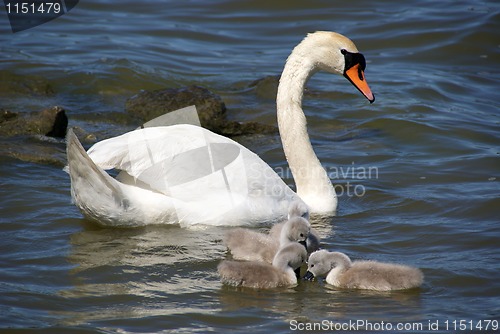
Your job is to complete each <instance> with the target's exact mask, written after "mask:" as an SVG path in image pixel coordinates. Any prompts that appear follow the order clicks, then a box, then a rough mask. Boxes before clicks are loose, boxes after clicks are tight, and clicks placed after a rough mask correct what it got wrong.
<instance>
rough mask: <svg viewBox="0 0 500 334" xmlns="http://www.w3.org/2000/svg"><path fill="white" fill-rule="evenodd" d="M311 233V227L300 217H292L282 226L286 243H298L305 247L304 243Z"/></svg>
mask: <svg viewBox="0 0 500 334" xmlns="http://www.w3.org/2000/svg"><path fill="white" fill-rule="evenodd" d="M310 231H311V225H310V224H309V222H308V221H307V220H306V219H304V218H302V217H292V218H290V219H289V220H288V221H287V222H286V224H285V225H284V226H283V231H282V233H285V236H286V240H285V243H286V241H291V242H299V243H302V244H303V245H304V246H305V242H306V239H307V237H308V236H309V233H310Z"/></svg>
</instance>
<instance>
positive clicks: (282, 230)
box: [224, 204, 319, 263]
mask: <svg viewBox="0 0 500 334" xmlns="http://www.w3.org/2000/svg"><path fill="white" fill-rule="evenodd" d="M301 205H302V209H301V210H300V212H303V208H304V207H305V205H304V204H301ZM297 207H298V206H295V205H293V206H292V207H291V208H292V209H293V210H297V209H296V208H297ZM297 211H298V212H299V210H297ZM310 231H311V228H310V224H309V222H308V221H307V220H306V219H304V218H302V217H300V216H297V215H293V216H292V217H291V218H290V219H289V220H287V221H286V222H282V223H278V224H275V225H274V226H273V227H272V228H271V230H270V232H269V234H265V233H260V232H257V231H253V230H250V229H244V228H236V229H232V230H230V231H228V232H226V234H225V236H224V244H225V245H226V246H227V248H228V249H229V251H230V252H231V254H232V255H233V258H234V259H236V260H245V261H263V262H267V263H272V261H273V258H274V256H275V255H276V253H277V252H278V250H279V248H280V247H281V246H284V245H285V244H287V243H290V242H303V241H306V243H307V242H308V238H309V235H310ZM313 238H314V240H316V241H315V242H314V241H313V244H315V243H319V242H318V240H317V238H316V237H315V236H313Z"/></svg>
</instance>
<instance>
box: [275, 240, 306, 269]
mask: <svg viewBox="0 0 500 334" xmlns="http://www.w3.org/2000/svg"><path fill="white" fill-rule="evenodd" d="M306 260H307V252H306V249H305V247H303V246H302V245H300V244H298V243H296V242H294V243H290V244H288V245H286V246H284V247H281V248H280V250H279V251H278V253H276V255H275V256H274V259H273V266H274V267H276V268H278V269H281V270H283V271H286V270H287V269H288V268H289V267H290V268H291V269H293V270H295V269H297V268H300V267H301V266H302V264H304V263H305V262H306ZM293 275H295V274H293Z"/></svg>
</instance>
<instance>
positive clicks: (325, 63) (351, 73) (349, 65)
mask: <svg viewBox="0 0 500 334" xmlns="http://www.w3.org/2000/svg"><path fill="white" fill-rule="evenodd" d="M294 53H295V54H297V55H298V56H299V57H301V58H303V59H307V60H308V61H310V62H311V66H312V68H313V70H321V71H325V72H329V73H334V74H340V75H343V76H344V77H345V78H346V79H347V80H349V81H350V82H351V83H352V84H353V85H354V86H355V87H356V88H357V89H358V90H359V91H360V92H361V93H362V94H363V95H364V96H365V97H366V98H367V99H368V101H370V103H373V101H375V96H374V95H373V93H372V91H371V89H370V87H369V86H368V83H367V82H366V79H365V74H364V70H365V67H366V62H365V57H364V56H363V55H362V54H361V53H359V51H358V49H357V48H356V45H354V43H353V42H352V41H351V40H350V39H349V38H347V37H345V36H343V35H341V34H338V33H335V32H330V31H317V32H314V33H310V34H308V35H307V36H306V38H304V40H303V41H302V42H301V43H300V44H299V45H297V47H296V48H295V49H294Z"/></svg>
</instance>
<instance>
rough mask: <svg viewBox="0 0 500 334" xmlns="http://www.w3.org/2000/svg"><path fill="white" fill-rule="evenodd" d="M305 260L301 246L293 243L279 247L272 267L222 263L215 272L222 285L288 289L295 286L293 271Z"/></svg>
mask: <svg viewBox="0 0 500 334" xmlns="http://www.w3.org/2000/svg"><path fill="white" fill-rule="evenodd" d="M306 259H307V253H306V249H305V247H304V246H303V245H301V244H299V243H297V242H293V243H289V244H287V245H286V246H284V247H281V248H280V250H279V251H278V253H276V255H275V256H274V259H273V263H272V265H271V264H269V263H265V262H259V261H228V260H225V261H222V262H221V263H219V265H218V266H217V271H218V272H219V275H220V277H221V281H222V283H224V284H227V285H232V286H243V287H248V288H256V289H271V288H278V287H289V286H293V285H296V284H297V276H296V274H295V270H296V269H297V268H300V267H301V266H302V264H303V263H305V261H306Z"/></svg>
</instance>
